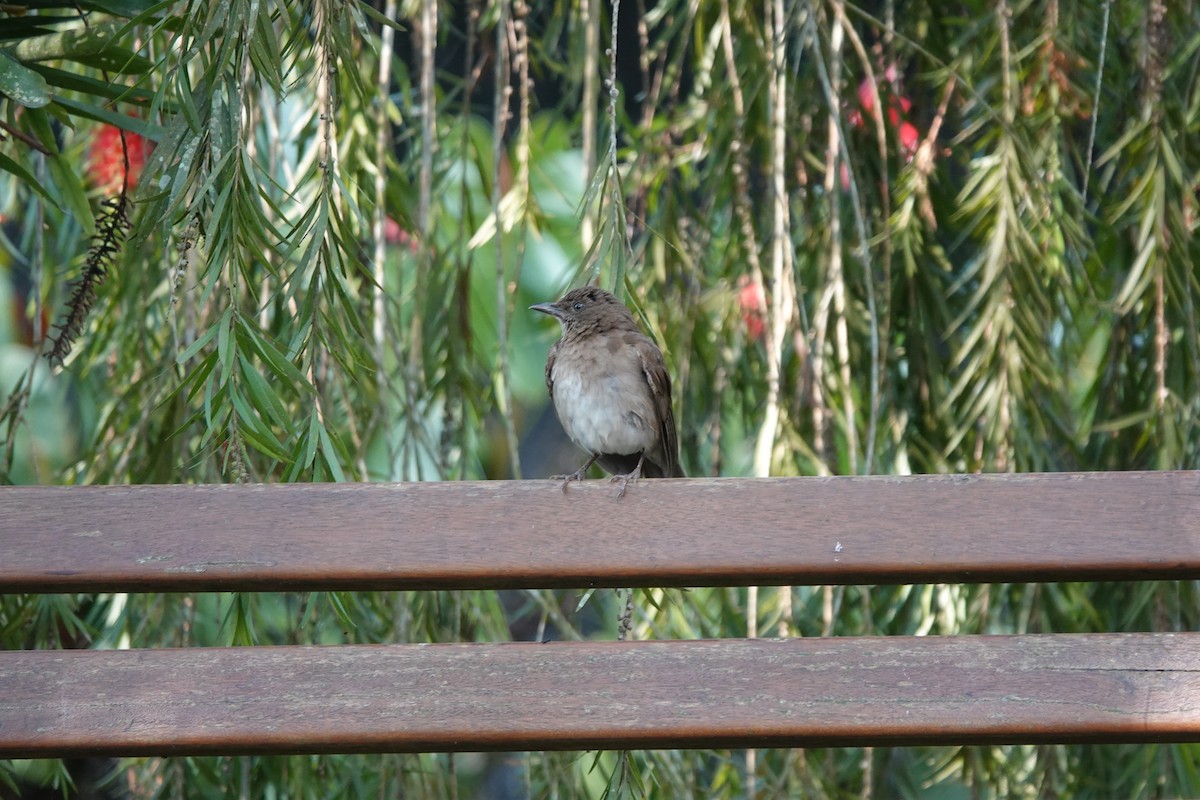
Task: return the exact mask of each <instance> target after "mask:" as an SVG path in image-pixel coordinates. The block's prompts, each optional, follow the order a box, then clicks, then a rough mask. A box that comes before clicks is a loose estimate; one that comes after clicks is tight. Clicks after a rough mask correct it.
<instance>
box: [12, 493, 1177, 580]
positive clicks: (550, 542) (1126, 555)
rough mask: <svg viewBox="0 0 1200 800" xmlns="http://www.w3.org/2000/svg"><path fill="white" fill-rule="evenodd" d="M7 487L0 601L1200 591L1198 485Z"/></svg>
mask: <svg viewBox="0 0 1200 800" xmlns="http://www.w3.org/2000/svg"><path fill="white" fill-rule="evenodd" d="M615 492H616V489H615V487H613V486H611V485H610V484H608V483H607V482H604V481H588V482H585V483H584V484H582V485H580V484H573V485H572V486H571V487H570V489H569V491H568V492H566V493H563V492H561V491H559V489H558V484H557V483H554V482H550V481H513V482H502V481H494V482H475V483H422V484H325V485H311V484H310V485H265V486H124V487H9V488H2V489H0V591H8V592H14V591H28V592H51V591H201V590H248V591H249V590H280V589H306V590H317V589H433V588H463V587H473V588H520V587H525V588H533V587H542V588H561V587H584V586H650V585H658V586H702V585H750V584H765V585H769V584H821V583H902V582H926V581H947V582H977V581H1052V580H1094V579H1135V578H1196V577H1200V474H1198V473H1194V472H1153V473H1091V474H1048V475H987V476H916V477H905V478H884V477H880V478H781V479H759V480H751V479H734V478H728V479H704V480H646V481H642V482H640V483H639V484H638V485H637V486H636V487H634V488H631V489H630V491H629V494H628V495H627V496H626V497H624V498H622V499H620V500H618V499H616V498H615V497H614V495H615Z"/></svg>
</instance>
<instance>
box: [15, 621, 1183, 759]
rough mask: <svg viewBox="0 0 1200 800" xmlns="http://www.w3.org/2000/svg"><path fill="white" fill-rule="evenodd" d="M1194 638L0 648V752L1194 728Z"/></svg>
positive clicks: (514, 746)
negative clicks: (113, 648) (166, 648)
mask: <svg viewBox="0 0 1200 800" xmlns="http://www.w3.org/2000/svg"><path fill="white" fill-rule="evenodd" d="M1197 665H1200V634H1195V633H1181V634H1074V635H1040V636H990V637H946V638H933V637H929V638H920V637H881V638H862V639H790V640H763V639H757V640H744V639H726V640H718V641H672V642H663V641H649V642H645V641H643V642H572V643H565V644H564V643H552V644H499V645H496V644H459V645H394V646H343V647H252V648H251V647H247V648H235V649H225V648H220V649H177V650H127V651H91V652H81V651H66V652H48V651H19V652H0V687H3V691H2V692H0V757H31V756H50V755H58V756H67V755H76V754H111V755H137V754H167V755H170V754H175V755H178V754H204V753H316V752H330V753H342V752H379V751H388V752H425V751H438V750H460V751H461V750H519V749H532V750H543V749H584V748H589V749H590V748H663V747H750V746H754V747H767V746H774V747H782V746H806V747H815V746H835V745H888V744H919V743H947V744H962V743H981V742H1030V743H1037V742H1150V741H1160V740H1170V741H1176V742H1182V741H1197V740H1200V668H1198V666H1197Z"/></svg>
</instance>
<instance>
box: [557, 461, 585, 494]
mask: <svg viewBox="0 0 1200 800" xmlns="http://www.w3.org/2000/svg"><path fill="white" fill-rule="evenodd" d="M590 466H591V464H590V463H589V464H588V465H587V466H583V467H580V468H579V469H577V470H575V471H574V472H571V473H568V474H566V475H551V476H550V480H552V481H562V490H563V494H566V493H567V484H569V483H570V482H571V481H581V480H583V476H584V475H586V474H587V469H588V467H590Z"/></svg>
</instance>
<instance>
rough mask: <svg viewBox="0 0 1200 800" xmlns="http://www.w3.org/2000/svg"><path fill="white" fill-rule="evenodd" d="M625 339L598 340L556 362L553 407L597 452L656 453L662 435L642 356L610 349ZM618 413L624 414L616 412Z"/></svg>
mask: <svg viewBox="0 0 1200 800" xmlns="http://www.w3.org/2000/svg"><path fill="white" fill-rule="evenodd" d="M624 335H627V334H624V333H622V332H614V333H612V334H609V335H608V336H603V335H602V336H596V337H593V338H591V339H590V340H589V341H588V346H587V347H579V346H578V345H576V346H574V347H570V346H566V347H563V348H561V349H560V351H559V353H558V358H557V359H556V360H555V362H554V374H553V379H554V408H555V410H556V411H557V412H558V418H559V419H560V420H561V421H562V424H563V428H564V429H565V430H566V432H567V435H568V436H570V437H571V439H572V440H574V441H575V442H576V443H577V444H578V445H579V446H581V447H583V448H584V449H586V450H588V451H590V452H592V453H612V454H620V455H626V454H632V453H641V452H643V451H648V450H653V449H654V448H655V447H656V446H657V445H658V439H659V432H658V427H657V425H656V424H655V419H656V417H655V411H654V399H653V397H652V396H651V393H650V387H649V384H647V382H646V375H645V373H644V372H643V370H642V365H641V361H640V360H639V357H638V354H637V351H636V350H635V349H634V348H632V347H610V346H609V344H610V341H609V340H610V338H611V337H616V338H615V339H613V340H612V343H613V344H618V343H620V341H621V339H622V338H623V336H624ZM614 411H618V412H619V413H613V412H614Z"/></svg>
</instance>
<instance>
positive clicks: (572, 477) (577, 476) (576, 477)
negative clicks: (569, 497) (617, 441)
mask: <svg viewBox="0 0 1200 800" xmlns="http://www.w3.org/2000/svg"><path fill="white" fill-rule="evenodd" d="M599 457H600V456H592V457H591V458H589V459H588V460H587V463H586V464H584V465H583V466H582V467H580V468H579V469H577V470H575V471H574V472H572V473H569V474H567V475H551V476H550V480H552V481H562V490H563V494H566V492H567V484H569V483H570V482H571V481H581V480H583V477H584V476H585V475H587V471H588V470H589V469H591V466H592V464H595V463H596V459H598V458H599ZM639 466H640V465H639Z"/></svg>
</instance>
